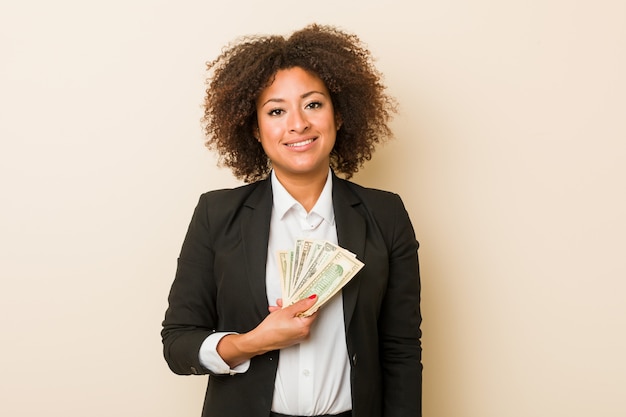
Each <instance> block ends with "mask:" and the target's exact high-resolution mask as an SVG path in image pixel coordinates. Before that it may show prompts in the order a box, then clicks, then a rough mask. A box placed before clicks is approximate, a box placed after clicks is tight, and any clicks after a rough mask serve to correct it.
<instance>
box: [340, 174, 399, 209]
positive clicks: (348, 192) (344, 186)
mask: <svg viewBox="0 0 626 417" xmlns="http://www.w3.org/2000/svg"><path fill="white" fill-rule="evenodd" d="M336 184H337V186H336V190H337V192H338V194H340V195H343V196H344V197H345V198H348V199H353V200H354V202H357V201H358V202H360V203H362V204H364V205H365V206H366V207H367V208H368V209H369V210H373V211H383V212H389V209H391V208H398V207H403V204H402V199H401V198H400V196H399V195H398V194H396V193H394V192H392V191H387V190H380V189H377V188H369V187H364V186H362V185H359V184H357V183H354V182H352V181H348V180H345V179H342V178H336Z"/></svg>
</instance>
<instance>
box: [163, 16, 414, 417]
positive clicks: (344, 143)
mask: <svg viewBox="0 0 626 417" xmlns="http://www.w3.org/2000/svg"><path fill="white" fill-rule="evenodd" d="M208 67H209V70H211V71H212V75H211V77H210V82H209V85H208V89H207V95H206V99H205V118H204V121H205V132H206V134H207V138H208V140H207V146H208V147H209V148H210V149H215V150H217V151H218V153H219V155H220V158H221V159H220V161H221V163H222V164H223V165H226V166H228V167H230V168H231V169H232V170H233V172H234V174H235V175H236V176H237V177H238V178H241V179H243V180H245V181H246V182H248V183H250V184H248V185H245V186H242V187H239V188H236V189H231V190H218V191H212V192H208V193H206V194H204V195H202V196H201V198H200V201H199V203H198V205H197V207H196V210H195V212H194V215H193V217H192V220H191V224H190V226H189V229H188V232H187V235H186V237H185V240H184V243H183V247H182V250H181V254H180V257H179V260H178V269H177V272H176V278H175V280H174V283H173V285H172V289H171V292H170V296H169V308H168V310H167V312H166V314H165V320H164V322H163V331H162V337H163V344H164V355H165V358H166V360H167V362H168V364H169V366H170V368H171V369H172V370H173V371H174V372H175V373H178V374H209V375H210V378H209V384H208V388H207V393H206V397H205V403H204V408H203V413H202V415H203V416H220V417H223V416H241V417H255V416H259V417H268V416H278V417H280V416H285V415H286V416H323V415H340V416H354V417H367V416H370V417H380V416H407V417H408V416H420V415H421V380H422V378H421V372H422V365H421V346H420V337H421V332H420V328H419V326H420V323H421V315H420V309H419V302H420V298H419V292H420V282H419V269H418V261H417V248H418V243H417V241H416V240H415V235H414V232H413V228H412V225H411V222H410V220H409V217H408V215H407V212H406V210H405V208H404V206H403V204H402V201H401V200H400V198H399V197H398V196H397V195H395V194H392V193H389V192H384V191H379V190H373V189H367V188H363V187H360V186H358V185H356V184H353V183H351V182H349V181H347V180H346V179H341V178H339V177H337V176H336V173H341V174H343V175H344V176H345V177H346V178H350V177H351V176H352V174H354V173H355V172H356V171H357V170H358V169H359V168H360V167H361V166H362V164H363V163H364V162H365V161H366V160H369V159H370V158H371V155H372V152H373V151H374V147H375V145H376V144H377V143H378V142H380V141H382V140H384V139H386V138H387V137H389V136H390V135H391V132H390V130H389V128H388V126H387V123H388V121H389V119H390V115H391V114H392V113H393V112H394V110H395V107H394V101H393V100H392V99H391V98H390V97H389V96H387V95H386V94H385V92H384V90H385V87H384V86H383V85H382V83H381V75H380V73H379V72H378V71H377V70H376V69H375V68H374V67H373V65H372V59H371V56H370V53H369V51H368V50H367V49H366V48H365V47H364V46H363V45H362V44H361V42H360V41H359V39H358V38H357V37H356V36H354V35H351V34H346V33H344V32H341V31H339V30H337V29H335V28H332V27H325V26H318V25H311V26H308V27H306V28H304V29H302V30H299V31H297V32H295V33H293V34H292V35H291V36H290V37H288V38H286V39H285V38H283V37H280V36H269V37H248V38H244V39H242V40H241V41H240V42H239V43H236V44H232V45H229V47H228V48H227V49H225V50H224V51H223V52H222V54H221V55H220V56H219V57H218V58H217V59H216V60H215V61H213V62H211V63H210V64H209V65H208ZM297 239H319V240H326V241H330V242H332V243H334V244H336V245H338V246H340V247H343V248H345V249H347V250H349V251H350V252H352V253H354V254H355V255H356V257H357V258H358V259H359V260H360V261H362V262H363V263H364V267H363V268H362V269H361V271H360V272H358V274H357V275H356V276H354V278H352V280H351V281H350V282H349V283H348V284H347V285H346V286H345V287H344V288H343V289H342V291H340V292H339V293H338V294H336V295H335V296H333V297H332V298H331V299H330V301H328V302H327V303H326V304H324V306H323V307H321V309H320V310H318V311H317V312H316V313H314V314H312V315H310V316H303V314H302V313H303V312H305V311H307V310H308V309H309V308H311V307H312V306H313V305H314V304H315V303H316V301H317V300H316V296H315V294H314V295H312V296H311V297H306V298H304V299H302V300H300V301H297V302H295V303H294V304H291V305H289V306H287V305H285V306H283V305H282V300H281V286H280V285H281V284H280V282H279V266H278V264H277V256H276V253H277V252H278V251H280V250H286V249H291V248H292V247H293V246H294V242H295V241H296V240H297Z"/></svg>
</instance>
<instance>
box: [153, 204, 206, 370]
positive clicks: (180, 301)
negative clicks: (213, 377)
mask: <svg viewBox="0 0 626 417" xmlns="http://www.w3.org/2000/svg"><path fill="white" fill-rule="evenodd" d="M210 231H211V227H210V224H209V216H208V202H207V195H206V194H204V195H203V196H201V197H200V201H199V202H198V204H197V206H196V209H195V211H194V214H193V216H192V219H191V222H190V224H189V228H188V230H187V234H186V236H185V240H184V242H183V246H182V249H181V252H180V256H179V258H178V267H177V270H176V276H175V278H174V282H173V284H172V287H171V290H170V293H169V297H168V303H169V305H168V308H167V311H166V313H165V319H164V321H163V329H162V331H161V337H162V340H163V354H164V356H165V360H166V361H167V363H168V365H169V367H170V369H171V370H172V371H173V372H175V373H177V374H181V375H189V374H206V373H209V371H208V370H207V369H206V368H204V367H203V366H202V365H201V363H200V359H199V351H200V346H201V345H202V342H203V341H204V340H205V339H206V338H207V336H209V335H210V334H211V333H212V332H214V331H215V328H216V317H217V314H216V308H215V297H216V286H215V280H214V277H213V259H214V250H213V248H212V247H211V246H210V243H211V241H212V240H211V239H210Z"/></svg>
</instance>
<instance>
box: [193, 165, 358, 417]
mask: <svg viewBox="0 0 626 417" xmlns="http://www.w3.org/2000/svg"><path fill="white" fill-rule="evenodd" d="M271 181H272V194H273V207H272V218H271V223H270V236H269V244H268V252H267V264H266V291H267V299H268V300H269V304H270V305H276V299H278V298H282V293H281V287H280V282H279V276H280V275H279V269H278V261H277V257H276V253H277V252H278V251H280V250H288V249H292V248H293V247H294V244H295V242H296V240H297V239H302V238H305V239H322V240H328V241H330V242H332V243H335V244H337V228H336V225H335V214H334V210H333V200H332V175H331V174H330V170H329V174H328V178H327V180H326V184H325V185H324V189H323V190H322V193H321V194H320V196H319V198H318V200H317V202H316V203H315V206H314V207H313V208H312V209H311V211H310V212H309V213H307V212H306V210H305V209H304V207H303V206H302V205H301V204H300V203H298V202H297V201H296V200H295V199H294V198H293V197H292V196H291V195H290V194H289V192H287V190H286V189H285V188H284V187H283V186H282V184H281V183H280V181H278V179H277V178H276V175H275V174H274V172H272V174H271ZM226 334H227V333H215V334H213V335H211V336H209V337H208V338H207V340H206V341H205V342H204V343H203V345H202V348H201V349H200V360H201V362H202V364H203V365H204V366H206V367H207V368H208V369H210V370H211V371H212V372H216V373H231V374H234V373H239V372H246V371H247V370H248V367H249V365H250V361H246V362H245V363H243V364H241V365H239V366H237V367H235V368H234V369H230V368H229V367H228V365H227V364H226V363H225V362H224V361H223V360H222V359H221V357H220V356H219V355H218V354H217V349H216V346H217V344H218V342H219V340H220V339H221V338H222V337H223V336H225V335H226ZM351 408H352V400H351V390H350V363H349V361H348V351H347V348H346V334H345V327H344V319H343V300H342V297H341V292H339V293H338V294H337V295H335V296H334V297H333V298H332V299H331V300H330V301H329V302H328V303H327V304H325V305H324V306H323V307H322V308H321V309H320V310H319V313H318V317H317V319H316V321H315V322H314V323H313V325H312V327H311V333H310V337H309V338H308V339H307V340H305V341H303V342H301V343H299V344H297V345H294V346H291V347H288V348H286V349H281V351H280V359H279V361H278V372H277V374H276V381H275V389H274V399H273V403H272V411H275V412H277V413H282V414H291V415H321V414H337V413H340V412H343V411H347V410H350V409H351Z"/></svg>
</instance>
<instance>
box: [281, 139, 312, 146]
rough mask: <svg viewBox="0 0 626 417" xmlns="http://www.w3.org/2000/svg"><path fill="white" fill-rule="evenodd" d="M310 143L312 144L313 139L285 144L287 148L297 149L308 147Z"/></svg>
mask: <svg viewBox="0 0 626 417" xmlns="http://www.w3.org/2000/svg"><path fill="white" fill-rule="evenodd" d="M312 142H313V139H307V140H303V141H302V142H296V143H289V144H287V146H289V147H292V148H295V147H298V146H305V145H308V144H309V143H312Z"/></svg>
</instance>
